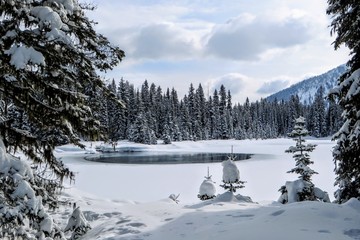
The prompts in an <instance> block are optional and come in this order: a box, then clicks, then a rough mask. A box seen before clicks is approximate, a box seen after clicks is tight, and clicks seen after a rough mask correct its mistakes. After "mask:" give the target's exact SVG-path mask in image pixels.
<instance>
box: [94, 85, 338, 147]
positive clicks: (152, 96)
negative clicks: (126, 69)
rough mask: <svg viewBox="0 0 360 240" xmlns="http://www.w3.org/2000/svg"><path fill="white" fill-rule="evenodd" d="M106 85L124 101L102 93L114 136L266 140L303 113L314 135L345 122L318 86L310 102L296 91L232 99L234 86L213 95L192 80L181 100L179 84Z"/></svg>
mask: <svg viewBox="0 0 360 240" xmlns="http://www.w3.org/2000/svg"><path fill="white" fill-rule="evenodd" d="M108 88H109V89H110V90H111V91H112V92H113V93H114V94H115V95H116V96H117V97H118V99H119V100H121V102H122V103H123V104H124V105H125V107H123V108H120V107H119V105H118V104H115V103H114V100H108V99H107V98H103V97H101V96H99V97H98V99H97V100H96V101H98V102H97V103H96V104H99V106H100V108H99V111H98V112H97V116H98V119H99V121H100V122H101V124H102V126H103V128H104V129H103V131H104V132H105V133H107V135H108V137H109V139H110V140H112V141H117V140H123V139H128V140H130V141H134V142H139V143H146V144H156V141H157V140H159V139H162V140H164V142H165V143H170V142H172V141H184V140H193V141H196V140H209V139H229V138H235V139H253V138H255V139H266V138H277V137H282V136H286V135H287V133H288V132H290V131H291V129H292V128H293V125H294V119H296V118H298V117H299V116H304V117H305V118H306V121H307V126H306V127H307V129H308V130H309V132H310V134H311V135H312V136H314V137H326V136H329V135H332V134H333V133H335V132H336V131H337V130H338V129H339V127H340V126H341V124H342V120H341V111H342V110H341V109H340V107H339V105H337V104H335V103H332V102H330V101H327V100H326V99H324V97H323V96H324V90H323V88H322V87H320V88H319V90H318V91H317V94H316V96H315V98H314V99H315V100H314V102H313V103H312V104H310V105H304V104H302V103H301V102H300V100H299V97H298V96H292V97H291V98H290V100H289V101H286V102H285V101H277V100H276V99H275V100H274V101H271V102H269V101H267V100H266V99H261V100H260V101H256V102H252V103H251V102H250V101H249V99H246V101H245V103H243V104H240V103H236V104H233V103H232V100H231V92H230V90H226V89H225V87H224V86H223V85H222V86H221V87H220V89H218V90H215V91H214V92H213V94H212V96H209V97H208V98H206V97H205V94H204V90H203V87H202V86H201V84H199V86H198V87H197V88H196V89H195V88H194V86H193V84H190V87H189V91H188V93H187V94H186V95H185V96H184V97H183V98H182V99H179V97H178V94H177V92H176V90H175V89H171V90H170V89H166V91H163V90H162V89H161V87H160V86H156V85H155V84H154V83H152V84H150V85H149V83H148V82H147V81H146V80H145V82H144V83H143V84H142V87H141V89H135V88H134V86H133V85H132V84H130V83H129V82H128V81H125V80H124V79H121V80H120V82H119V84H118V85H117V84H116V83H115V81H114V80H113V81H112V83H111V84H110V85H109V86H108Z"/></svg>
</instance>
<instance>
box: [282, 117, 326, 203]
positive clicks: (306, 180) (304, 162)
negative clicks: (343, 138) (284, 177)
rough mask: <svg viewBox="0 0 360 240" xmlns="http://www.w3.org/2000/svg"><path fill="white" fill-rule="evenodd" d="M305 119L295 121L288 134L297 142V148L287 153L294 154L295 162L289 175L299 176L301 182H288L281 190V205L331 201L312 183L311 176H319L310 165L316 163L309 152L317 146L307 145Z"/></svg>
mask: <svg viewBox="0 0 360 240" xmlns="http://www.w3.org/2000/svg"><path fill="white" fill-rule="evenodd" d="M305 124H306V123H305V118H304V117H301V116H300V117H299V118H297V119H295V126H294V128H293V130H292V131H291V132H290V133H289V134H288V136H289V137H291V138H293V140H294V141H295V142H296V144H295V146H291V147H289V148H288V149H287V150H286V151H285V152H287V153H292V154H293V158H294V160H295V167H294V168H293V169H291V170H290V171H288V173H296V174H299V175H300V176H299V180H297V181H292V182H290V181H289V182H286V184H285V185H284V186H282V187H281V188H280V190H279V191H280V192H281V193H282V195H281V197H280V199H279V201H280V202H281V203H288V202H294V201H316V200H320V201H326V202H328V201H329V198H328V196H327V193H326V192H324V191H322V190H321V189H319V188H315V186H314V184H313V183H312V180H311V176H312V175H313V174H317V172H315V171H314V170H312V169H311V168H310V167H309V165H310V164H313V163H314V162H313V161H311V160H310V155H309V152H312V151H313V150H314V149H315V147H316V145H314V144H305V142H306V141H305V139H304V137H305V136H307V135H308V133H309V132H308V131H307V129H306V128H305Z"/></svg>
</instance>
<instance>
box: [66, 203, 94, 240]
mask: <svg viewBox="0 0 360 240" xmlns="http://www.w3.org/2000/svg"><path fill="white" fill-rule="evenodd" d="M89 229H91V226H90V224H89V223H88V221H87V220H86V218H85V216H84V214H83V212H82V211H81V210H80V207H75V209H74V210H73V212H72V214H71V216H70V218H69V220H68V223H67V225H66V227H65V229H64V231H65V232H68V231H72V234H71V237H70V240H75V239H79V238H81V236H83V235H84V234H85V233H86V232H87V231H88V230H89Z"/></svg>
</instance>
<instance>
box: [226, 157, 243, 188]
mask: <svg viewBox="0 0 360 240" xmlns="http://www.w3.org/2000/svg"><path fill="white" fill-rule="evenodd" d="M234 160H235V159H234V157H233V156H232V155H230V156H229V158H228V160H225V161H223V162H222V163H221V165H222V166H223V177H222V181H223V183H224V184H222V185H220V186H221V187H223V188H224V189H225V190H226V189H229V191H230V192H236V189H238V188H243V187H244V183H245V182H243V181H240V171H239V169H238V168H237V166H236V164H235V162H234Z"/></svg>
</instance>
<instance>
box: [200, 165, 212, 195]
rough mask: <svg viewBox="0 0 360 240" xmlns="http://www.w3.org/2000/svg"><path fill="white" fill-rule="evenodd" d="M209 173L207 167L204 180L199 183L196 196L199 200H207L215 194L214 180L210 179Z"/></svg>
mask: <svg viewBox="0 0 360 240" xmlns="http://www.w3.org/2000/svg"><path fill="white" fill-rule="evenodd" d="M211 177H212V176H211V175H210V173H209V167H208V173H207V176H205V180H204V181H203V182H202V183H201V185H200V189H199V194H198V198H199V199H200V200H208V199H212V198H214V197H215V194H216V188H215V182H214V181H213V180H212V179H211Z"/></svg>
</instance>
